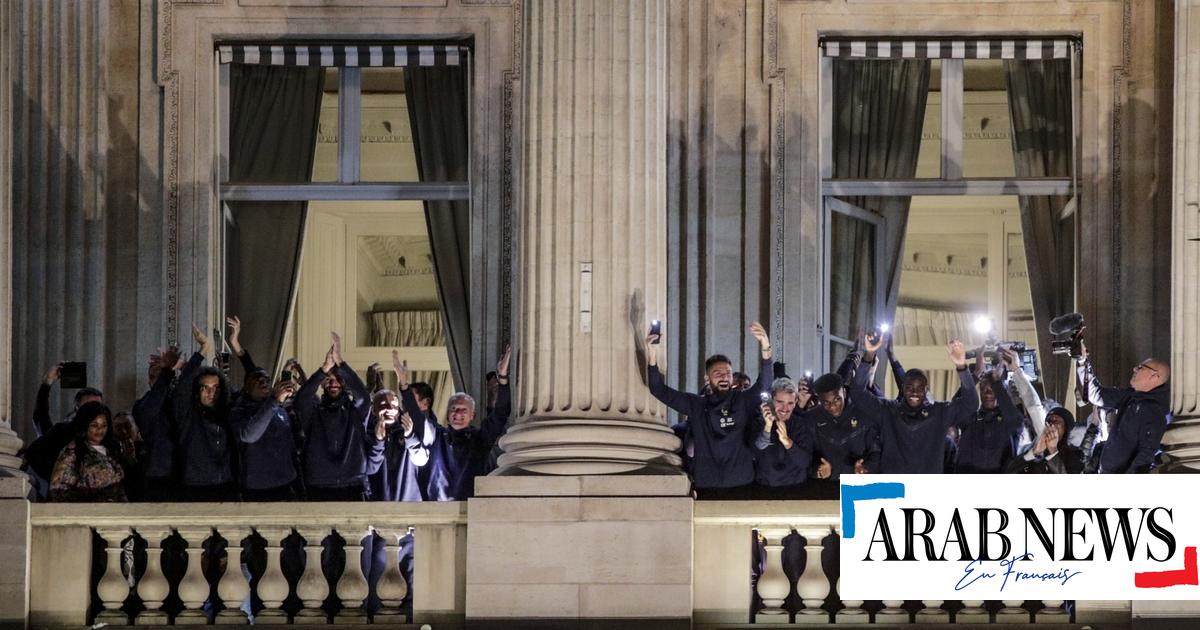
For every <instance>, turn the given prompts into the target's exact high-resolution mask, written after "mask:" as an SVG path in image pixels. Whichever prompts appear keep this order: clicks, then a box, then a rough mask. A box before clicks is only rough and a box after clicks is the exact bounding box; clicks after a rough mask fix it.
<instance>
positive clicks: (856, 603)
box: [833, 525, 871, 624]
mask: <svg viewBox="0 0 1200 630" xmlns="http://www.w3.org/2000/svg"><path fill="white" fill-rule="evenodd" d="M834 532H836V533H837V535H838V545H839V547H840V546H841V544H842V527H841V525H839V526H838V527H837V528H836V529H834ZM838 557H841V551H839V552H838ZM835 588H837V593H838V599H840V600H842V605H843V606H845V608H843V609H841V610H839V611H837V616H835V617H834V619H833V622H834V623H841V624H867V623H871V614H870V613H868V612H867V611H866V610H864V609H863V607H862V605H863V600H861V599H845V598H843V597H842V577H841V576H840V575H839V576H838V579H837V584H835Z"/></svg>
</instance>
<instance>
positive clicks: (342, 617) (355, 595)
mask: <svg viewBox="0 0 1200 630" xmlns="http://www.w3.org/2000/svg"><path fill="white" fill-rule="evenodd" d="M338 533H342V532H340V531H339V532H338ZM342 535H343V537H344V538H345V539H346V568H345V570H343V571H342V578H341V579H340V580H338V583H337V596H338V599H341V600H342V610H341V611H339V612H338V614H337V617H336V618H334V623H337V624H343V623H366V622H367V611H366V609H365V608H364V607H363V604H364V600H366V599H367V595H368V594H369V592H370V590H369V587H368V584H367V577H366V576H365V575H363V570H362V551H363V546H362V540H363V538H365V537H366V536H370V535H371V530H370V529H369V528H362V529H356V528H347V529H346V533H345V534H342Z"/></svg>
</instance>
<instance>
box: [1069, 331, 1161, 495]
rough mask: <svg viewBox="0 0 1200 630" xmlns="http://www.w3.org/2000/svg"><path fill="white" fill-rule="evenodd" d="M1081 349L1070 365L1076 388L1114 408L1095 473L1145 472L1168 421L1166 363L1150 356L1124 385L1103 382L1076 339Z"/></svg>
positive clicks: (1099, 403) (1095, 402) (1092, 400)
mask: <svg viewBox="0 0 1200 630" xmlns="http://www.w3.org/2000/svg"><path fill="white" fill-rule="evenodd" d="M1080 348H1081V350H1082V352H1081V353H1080V357H1079V359H1078V360H1077V362H1076V367H1075V373H1076V375H1077V376H1078V378H1079V388H1080V389H1081V390H1082V391H1083V392H1085V393H1086V396H1087V402H1090V403H1092V404H1093V405H1095V406H1096V407H1097V408H1100V409H1108V410H1112V411H1114V412H1116V419H1115V420H1114V421H1113V424H1112V427H1111V429H1110V430H1109V433H1108V440H1106V441H1105V443H1104V450H1103V451H1101V453H1100V472H1101V473H1143V472H1149V471H1150V469H1151V468H1152V467H1153V466H1154V458H1155V455H1156V454H1157V453H1158V449H1159V448H1160V446H1161V442H1162V436H1163V433H1164V432H1165V431H1166V430H1167V424H1168V423H1169V422H1170V414H1171V391H1170V388H1168V387H1167V382H1168V381H1169V380H1170V378H1171V367H1170V366H1169V365H1167V362H1166V361H1163V360H1162V359H1155V358H1149V359H1146V360H1145V361H1142V362H1141V363H1139V364H1137V365H1136V366H1134V368H1133V374H1132V375H1130V377H1129V387H1105V386H1104V385H1101V384H1100V379H1098V378H1096V372H1095V370H1094V369H1093V368H1092V362H1091V360H1090V359H1089V358H1088V352H1087V346H1085V345H1083V342H1080Z"/></svg>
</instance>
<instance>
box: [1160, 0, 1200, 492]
mask: <svg viewBox="0 0 1200 630" xmlns="http://www.w3.org/2000/svg"><path fill="white" fill-rule="evenodd" d="M1174 137H1175V140H1174V142H1175V160H1174V169H1175V173H1174V180H1175V182H1174V187H1173V190H1174V200H1173V203H1172V207H1173V219H1172V229H1171V239H1172V247H1171V331H1172V333H1171V398H1172V402H1171V408H1172V411H1173V413H1174V420H1173V421H1172V422H1171V425H1170V426H1168V427H1167V432H1166V435H1164V436H1163V450H1164V451H1165V453H1166V455H1167V457H1168V460H1169V462H1168V464H1167V465H1166V466H1165V469H1166V470H1168V471H1179V472H1196V470H1197V469H1200V242H1197V241H1195V240H1193V239H1196V238H1200V2H1198V1H1197V0H1178V1H1177V2H1176V3H1175V134H1174Z"/></svg>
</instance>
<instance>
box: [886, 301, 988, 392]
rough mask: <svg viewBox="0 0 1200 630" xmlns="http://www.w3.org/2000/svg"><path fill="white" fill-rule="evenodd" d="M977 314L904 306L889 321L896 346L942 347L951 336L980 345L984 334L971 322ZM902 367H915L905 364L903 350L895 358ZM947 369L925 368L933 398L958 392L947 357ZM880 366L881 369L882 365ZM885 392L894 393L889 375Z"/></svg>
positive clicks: (972, 345)
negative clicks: (891, 321) (976, 329)
mask: <svg viewBox="0 0 1200 630" xmlns="http://www.w3.org/2000/svg"><path fill="white" fill-rule="evenodd" d="M976 317H978V313H963V312H958V311H935V310H932V309H924V308H911V307H907V306H899V307H896V319H895V321H894V323H893V324H892V335H893V336H894V340H895V345H896V346H897V347H899V346H933V347H941V346H945V345H946V343H947V342H949V341H950V340H951V339H961V340H963V342H964V343H966V344H967V347H968V348H975V347H978V346H980V345H982V344H983V342H984V338H983V335H980V334H979V333H977V332H975V328H974V324H975V318H976ZM897 358H898V359H900V362H901V363H904V367H906V368H912V367H917V366H915V365H911V364H910V363H905V360H904V355H903V353H901V354H900V356H898V357H897ZM946 365H947V368H946V369H941V370H936V369H926V370H925V372H926V373H927V374H928V375H929V392H930V393H931V394H933V397H934V399H936V400H950V398H951V397H952V396H954V392H956V391H958V376H957V375H956V374H955V373H954V370H952V369H949V365H950V359H946ZM881 369H882V368H881ZM883 391H884V393H886V394H887V395H888V396H892V397H894V396H896V395H897V391H896V384H895V383H894V382H893V379H892V378H891V377H888V378H885V379H884V390H883Z"/></svg>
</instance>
